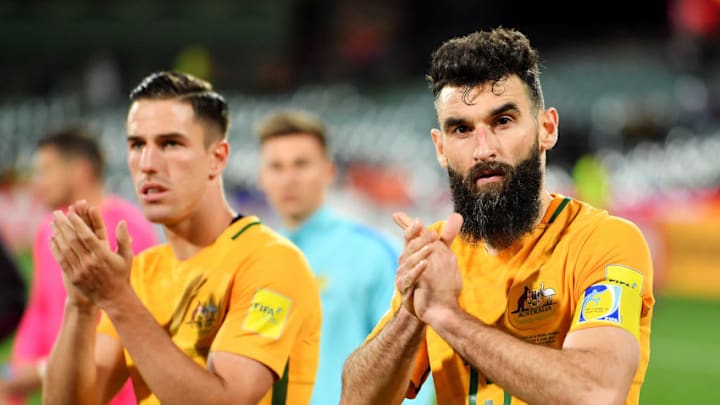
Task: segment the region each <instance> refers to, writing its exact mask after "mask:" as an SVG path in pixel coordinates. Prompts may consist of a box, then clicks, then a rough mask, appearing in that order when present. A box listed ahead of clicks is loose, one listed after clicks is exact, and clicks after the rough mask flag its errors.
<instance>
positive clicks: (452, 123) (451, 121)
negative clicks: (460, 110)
mask: <svg viewBox="0 0 720 405" xmlns="http://www.w3.org/2000/svg"><path fill="white" fill-rule="evenodd" d="M465 124H467V120H466V119H465V118H457V117H447V118H445V121H443V130H446V131H447V129H448V128H452V127H456V126H459V125H465Z"/></svg>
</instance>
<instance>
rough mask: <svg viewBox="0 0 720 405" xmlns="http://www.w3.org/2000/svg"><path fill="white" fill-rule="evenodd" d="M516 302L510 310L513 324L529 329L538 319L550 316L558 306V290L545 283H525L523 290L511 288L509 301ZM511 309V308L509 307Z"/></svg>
mask: <svg viewBox="0 0 720 405" xmlns="http://www.w3.org/2000/svg"><path fill="white" fill-rule="evenodd" d="M513 302H515V303H516V305H515V309H513V310H512V311H510V313H509V318H510V321H511V322H512V324H513V325H514V326H515V327H517V328H519V329H529V328H533V327H535V326H536V325H537V321H542V320H545V319H547V318H549V317H550V316H551V315H552V314H553V313H554V312H555V309H556V307H557V292H556V291H555V289H554V288H552V287H550V286H548V285H546V284H545V282H544V281H542V282H540V284H539V285H538V284H535V285H534V286H533V285H530V286H528V285H524V286H522V290H520V289H519V288H515V289H513V290H511V292H510V296H509V300H508V303H509V305H512V304H511V303H513ZM508 309H510V308H508Z"/></svg>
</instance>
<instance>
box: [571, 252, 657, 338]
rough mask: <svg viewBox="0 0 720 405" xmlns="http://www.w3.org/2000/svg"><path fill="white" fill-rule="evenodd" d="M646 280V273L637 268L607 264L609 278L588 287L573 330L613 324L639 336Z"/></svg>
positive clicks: (573, 323) (577, 309)
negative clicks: (643, 290) (644, 277)
mask: <svg viewBox="0 0 720 405" xmlns="http://www.w3.org/2000/svg"><path fill="white" fill-rule="evenodd" d="M642 282H643V276H642V274H641V273H638V272H636V271H635V270H632V269H630V268H627V267H623V266H618V265H609V266H607V268H606V280H605V281H603V282H600V283H597V284H594V285H591V286H590V287H588V288H587V289H585V292H584V293H583V295H582V297H581V298H580V301H579V302H578V307H577V308H576V310H575V316H574V317H573V322H572V325H571V327H570V330H574V329H581V328H583V327H585V326H602V325H612V326H619V327H621V328H623V329H625V330H627V331H629V332H630V333H632V334H633V335H634V336H635V337H638V336H639V333H640V312H641V309H642V297H641V295H640V292H641V291H642Z"/></svg>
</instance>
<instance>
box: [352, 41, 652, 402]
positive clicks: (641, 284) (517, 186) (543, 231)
mask: <svg viewBox="0 0 720 405" xmlns="http://www.w3.org/2000/svg"><path fill="white" fill-rule="evenodd" d="M428 78H429V80H430V83H431V88H432V91H433V94H434V96H435V107H436V111H437V116H438V122H439V125H440V128H439V129H434V130H432V139H433V142H434V144H435V148H436V152H437V157H438V160H439V162H440V164H441V165H442V167H444V168H446V169H447V170H448V174H449V179H450V188H451V191H452V196H453V202H454V209H455V211H456V212H455V213H453V214H451V215H450V217H449V218H448V220H447V221H444V222H440V223H437V224H434V225H432V226H431V227H430V228H429V229H427V228H425V227H424V226H423V224H422V222H421V221H420V220H419V219H416V220H412V219H411V218H409V217H408V216H407V215H404V214H402V213H399V214H396V215H395V216H394V220H395V222H396V223H398V225H400V226H401V227H402V228H403V229H405V232H404V236H405V248H404V250H403V253H402V254H401V257H400V260H399V262H400V264H399V267H398V272H397V276H396V287H397V293H396V296H395V297H394V300H393V304H392V308H391V310H390V311H389V312H388V313H387V315H386V316H385V317H384V319H382V320H381V321H380V322H379V324H378V325H377V327H376V328H375V330H374V331H373V333H372V334H371V336H370V337H369V338H368V339H367V341H366V342H365V343H364V344H363V346H361V347H360V348H359V349H358V350H356V352H355V353H353V354H352V355H351V356H350V357H349V358H348V360H347V361H346V364H345V368H344V372H343V398H342V401H341V403H342V404H379V403H383V404H396V403H399V402H400V400H401V399H402V397H403V396H410V397H412V396H414V395H415V394H416V393H417V391H418V390H419V389H420V388H421V385H422V384H423V381H424V379H425V376H427V375H428V374H429V373H432V376H433V379H434V381H435V389H436V392H437V402H438V404H441V405H455V404H478V405H480V404H482V405H490V404H494V405H501V404H503V405H508V404H513V405H517V404H525V403H528V404H637V403H638V401H639V393H640V387H641V384H642V382H643V378H644V376H645V370H646V368H647V364H648V359H649V335H650V320H651V318H652V307H653V303H654V299H653V294H652V282H653V280H652V277H653V273H652V263H651V261H650V254H649V250H648V246H647V243H646V241H645V239H644V237H643V235H642V234H641V233H640V231H639V230H638V228H637V227H636V226H635V225H633V224H632V223H630V222H628V221H626V220H623V219H621V218H617V217H613V216H611V215H608V213H607V212H605V211H602V210H599V209H596V208H593V207H591V206H590V205H588V204H585V203H583V202H580V201H576V200H572V199H570V198H567V197H564V196H562V195H558V194H550V193H549V192H548V191H546V190H545V187H544V170H545V155H546V152H547V151H548V150H549V149H551V148H552V147H553V146H554V145H555V143H556V141H557V136H558V112H557V111H556V110H555V109H554V108H547V109H546V108H545V106H544V101H543V96H542V90H541V87H540V80H539V68H538V56H537V53H536V51H535V50H534V49H533V48H532V47H531V46H530V43H529V41H528V39H527V38H526V37H525V36H524V35H523V34H521V33H519V32H517V31H514V30H508V29H503V28H498V29H495V30H492V31H489V32H476V33H473V34H470V35H467V36H465V37H460V38H455V39H452V40H450V41H448V42H446V43H445V44H443V45H442V46H441V47H440V48H439V49H438V50H437V51H436V52H435V53H434V54H433V58H432V65H431V68H430V72H429V74H428Z"/></svg>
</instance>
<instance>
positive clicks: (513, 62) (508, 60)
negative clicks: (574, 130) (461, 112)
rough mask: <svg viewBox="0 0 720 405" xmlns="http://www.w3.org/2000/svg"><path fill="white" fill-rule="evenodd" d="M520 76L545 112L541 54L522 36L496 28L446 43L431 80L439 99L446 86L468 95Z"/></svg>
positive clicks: (435, 59) (435, 58) (434, 61)
mask: <svg viewBox="0 0 720 405" xmlns="http://www.w3.org/2000/svg"><path fill="white" fill-rule="evenodd" d="M513 74H516V75H518V77H520V79H521V80H522V81H523V82H524V83H525V85H526V87H527V89H528V92H529V95H530V99H531V101H532V102H533V105H534V106H535V107H536V108H539V109H540V108H544V105H545V104H544V103H545V102H544V100H543V94H542V88H541V86H540V68H539V66H538V54H537V51H536V50H535V49H534V48H533V47H532V46H531V45H530V41H529V40H528V39H527V37H526V36H525V35H523V34H522V33H521V32H519V31H516V30H513V29H506V28H503V27H499V28H496V29H494V30H492V31H478V32H474V33H472V34H469V35H466V36H464V37H458V38H453V39H450V40H448V41H446V42H445V43H444V44H442V46H440V48H438V49H437V50H436V51H435V52H433V55H432V63H431V65H430V72H429V73H428V74H427V76H426V77H427V79H428V81H429V82H430V89H431V90H432V93H433V96H434V97H435V98H437V96H438V94H440V91H441V90H442V89H443V87H445V86H458V87H465V93H464V95H463V101H465V102H466V103H468V104H470V103H469V100H467V96H468V92H469V91H470V90H471V89H472V88H474V87H475V86H477V85H480V84H482V83H485V82H492V83H497V82H498V81H499V80H501V79H503V78H506V77H507V76H510V75H513Z"/></svg>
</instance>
